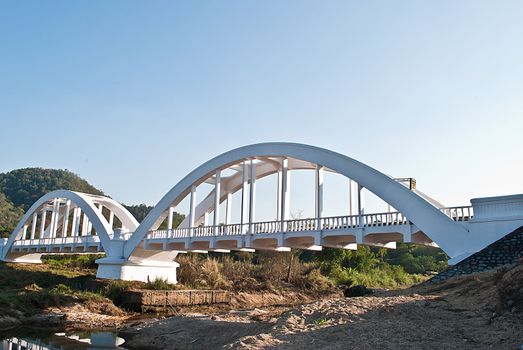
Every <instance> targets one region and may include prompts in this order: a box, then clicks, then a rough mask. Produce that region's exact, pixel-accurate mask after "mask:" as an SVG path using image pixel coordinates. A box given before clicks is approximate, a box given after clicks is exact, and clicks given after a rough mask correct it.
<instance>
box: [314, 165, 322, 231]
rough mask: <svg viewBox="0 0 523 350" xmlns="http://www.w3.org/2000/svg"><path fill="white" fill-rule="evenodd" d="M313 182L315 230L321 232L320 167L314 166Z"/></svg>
mask: <svg viewBox="0 0 523 350" xmlns="http://www.w3.org/2000/svg"><path fill="white" fill-rule="evenodd" d="M314 180H315V181H314V182H315V184H314V214H315V217H316V229H317V230H321V218H322V217H323V167H322V166H320V165H316V172H315V176H314Z"/></svg>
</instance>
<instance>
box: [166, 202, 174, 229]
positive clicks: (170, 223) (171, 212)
mask: <svg viewBox="0 0 523 350" xmlns="http://www.w3.org/2000/svg"><path fill="white" fill-rule="evenodd" d="M173 215H174V208H173V207H169V214H168V216H167V229H168V230H172V229H173Z"/></svg>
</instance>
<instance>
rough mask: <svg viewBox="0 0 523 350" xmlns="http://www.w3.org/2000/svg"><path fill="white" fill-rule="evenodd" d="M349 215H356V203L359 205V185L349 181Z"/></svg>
mask: <svg viewBox="0 0 523 350" xmlns="http://www.w3.org/2000/svg"><path fill="white" fill-rule="evenodd" d="M348 189H349V215H358V212H359V211H358V203H359V200H358V198H359V185H358V183H357V182H355V181H353V180H351V179H349V183H348Z"/></svg>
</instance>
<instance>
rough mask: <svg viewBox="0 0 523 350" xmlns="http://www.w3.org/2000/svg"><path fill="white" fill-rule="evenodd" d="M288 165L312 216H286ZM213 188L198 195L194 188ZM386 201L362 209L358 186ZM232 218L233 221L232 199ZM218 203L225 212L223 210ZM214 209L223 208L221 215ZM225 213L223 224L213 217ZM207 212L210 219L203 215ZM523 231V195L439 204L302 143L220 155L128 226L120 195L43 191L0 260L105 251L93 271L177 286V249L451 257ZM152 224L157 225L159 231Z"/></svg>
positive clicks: (409, 182)
mask: <svg viewBox="0 0 523 350" xmlns="http://www.w3.org/2000/svg"><path fill="white" fill-rule="evenodd" d="M294 170H308V171H312V172H314V185H313V188H314V215H313V216H312V217H309V218H298V219H291V217H290V210H289V209H290V201H291V198H290V179H291V174H292V173H293V171H294ZM326 172H327V173H337V174H341V175H343V176H344V177H346V178H347V184H348V185H347V189H348V190H347V189H340V190H343V191H347V193H348V196H347V202H348V203H347V204H348V205H347V208H348V210H347V215H343V216H336V217H325V216H324V214H323V203H324V198H323V197H324V194H323V192H324V174H325V173H326ZM269 176H274V177H275V179H276V181H275V182H276V188H275V189H274V191H275V193H276V213H275V220H272V221H263V222H260V221H257V220H256V203H257V201H256V194H257V193H256V183H257V181H259V180H261V179H263V178H265V177H269ZM203 184H211V185H212V186H213V188H212V190H211V191H210V192H209V193H207V194H206V195H205V196H203V199H202V200H201V201H199V202H198V201H197V199H196V193H197V190H198V188H199V186H202V185H203ZM364 189H366V190H367V191H370V192H372V193H373V194H374V195H376V196H377V197H379V198H380V199H381V200H383V201H384V202H385V203H387V205H388V210H387V211H386V212H381V213H367V212H365V205H364V204H365V201H364V198H363V197H364V196H363V193H364V192H363V190H364ZM233 196H235V197H234V198H236V200H237V201H239V213H236V214H238V215H236V216H238V217H239V219H238V220H237V222H233V220H232V218H233V205H232V203H233V201H234V198H233ZM185 198H187V200H188V202H189V214H188V215H187V216H186V217H185V219H184V220H183V221H182V222H181V224H180V225H178V227H176V228H175V227H173V215H174V211H175V209H176V208H177V206H179V205H180V203H181V202H182V201H183V200H184V199H185ZM222 207H223V208H222ZM221 210H224V211H225V213H224V214H225V215H220V211H221ZM222 217H224V219H223V220H221V218H222ZM211 218H212V222H211ZM520 226H523V195H512V196H503V197H491V198H478V199H472V200H471V205H468V206H459V207H445V206H444V205H442V204H441V203H439V202H437V201H436V200H434V199H432V198H430V197H429V196H427V195H425V194H423V193H422V192H420V191H419V190H417V189H416V182H415V180H414V179H411V178H401V179H397V178H393V177H390V176H387V175H385V174H383V173H381V172H379V171H377V170H375V169H373V168H371V167H369V166H367V165H365V164H363V163H360V162H358V161H356V160H354V159H352V158H349V157H346V156H344V155H342V154H339V153H335V152H332V151H329V150H326V149H322V148H318V147H313V146H309V145H302V144H293V143H265V144H256V145H251V146H245V147H241V148H238V149H235V150H232V151H229V152H227V153H224V154H222V155H220V156H218V157H216V158H213V159H211V160H210V161H208V162H206V163H204V164H203V165H201V166H200V167H198V168H196V169H195V170H194V171H192V172H191V173H190V174H188V175H187V176H186V177H185V178H183V179H182V180H181V181H180V182H178V183H177V184H176V185H175V186H174V187H173V188H172V189H171V190H170V191H169V192H168V193H167V194H166V195H165V196H164V197H163V198H162V199H161V200H160V201H159V202H158V204H157V205H156V206H155V207H154V208H153V209H152V210H151V212H150V213H149V214H148V215H147V217H146V218H145V219H144V220H143V221H142V223H138V222H137V221H136V219H135V218H134V217H133V216H132V215H131V214H130V213H129V212H128V211H127V210H126V209H125V208H124V207H123V206H122V205H120V204H119V203H118V202H116V201H114V200H112V199H110V198H107V197H101V196H94V195H89V194H84V193H77V192H72V191H65V190H59V191H53V192H50V193H48V194H46V195H44V196H43V197H42V198H40V199H39V200H38V201H37V202H36V203H34V204H33V206H32V207H31V208H30V209H29V210H28V211H27V213H26V214H25V215H24V216H23V218H22V219H21V221H20V223H19V224H18V226H17V227H16V228H15V230H14V231H13V233H12V234H11V236H10V238H9V239H7V240H6V239H4V240H3V241H2V242H0V258H1V259H2V260H4V261H11V262H32V263H38V262H40V257H41V256H42V255H43V254H52V253H56V254H67V253H102V252H103V253H105V257H104V258H102V259H99V260H97V263H98V265H99V267H98V273H97V276H98V277H100V278H115V279H118V278H119V279H125V280H142V281H145V280H147V279H148V278H149V279H154V278H155V277H163V278H168V279H169V280H170V281H171V282H175V281H176V267H177V266H178V264H177V263H176V262H174V258H175V257H176V255H177V254H178V253H180V252H187V251H195V252H202V253H205V252H208V251H216V252H229V251H231V250H240V251H253V250H255V249H268V250H277V251H288V250H290V248H300V249H310V250H320V249H322V247H335V248H345V249H356V248H357V245H358V244H367V245H374V246H382V247H387V248H395V245H396V242H412V243H418V244H427V245H433V246H439V247H441V248H442V249H443V250H444V251H445V252H446V253H447V254H448V255H449V256H450V257H451V258H452V260H451V262H457V261H460V260H462V259H463V258H465V257H467V256H469V255H470V254H472V253H474V252H476V251H478V250H480V249H482V248H484V247H485V246H486V245H488V244H490V243H492V242H493V241H495V240H497V239H499V238H501V237H503V236H504V235H506V234H507V233H509V232H511V231H513V230H514V229H516V228H518V227H520ZM160 227H162V228H163V229H160Z"/></svg>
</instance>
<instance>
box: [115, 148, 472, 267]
mask: <svg viewBox="0 0 523 350" xmlns="http://www.w3.org/2000/svg"><path fill="white" fill-rule="evenodd" d="M256 157H290V158H295V159H299V160H304V161H307V162H310V163H313V164H318V165H321V166H324V167H327V168H330V169H332V170H334V171H335V172H337V173H339V174H342V175H344V176H346V177H347V178H350V179H352V180H354V181H356V182H357V183H359V184H360V185H362V186H364V187H365V188H366V189H368V190H369V191H371V192H373V193H374V194H375V195H377V196H378V197H380V198H381V199H382V200H384V201H385V202H387V203H389V204H390V205H391V206H393V207H394V208H396V209H397V210H398V211H400V212H402V213H403V214H404V215H405V216H406V217H408V218H409V220H410V221H412V222H413V223H414V224H415V225H416V226H417V227H418V228H419V229H421V230H422V231H423V232H424V233H426V234H427V235H428V236H430V238H431V239H432V240H433V241H434V242H436V243H437V244H438V245H439V246H440V247H441V248H442V249H443V250H444V251H445V252H446V253H447V254H449V255H450V256H454V255H455V254H458V253H460V252H462V251H463V248H464V247H463V246H462V245H464V244H465V243H466V242H467V236H468V235H470V234H469V232H468V230H467V229H466V228H465V227H464V226H463V225H459V224H457V223H455V222H454V221H452V220H451V219H450V218H449V217H448V216H446V215H445V214H443V213H442V212H441V211H440V210H439V209H438V208H436V207H435V206H434V205H432V204H431V203H429V202H428V201H427V200H425V199H424V198H422V197H421V196H419V195H418V194H416V193H415V192H413V191H411V190H409V189H408V188H406V187H405V186H403V185H401V184H400V183H398V182H397V181H395V180H394V179H392V178H391V177H389V176H387V175H385V174H383V173H381V172H379V171H377V170H376V169H374V168H372V167H370V166H368V165H366V164H363V163H361V162H359V161H357V160H354V159H352V158H349V157H347V156H345V155H343V154H340V153H336V152H333V151H330V150H327V149H323V148H319V147H315V146H310V145H304V144H297V143H281V142H276V143H261V144H254V145H249V146H244V147H240V148H237V149H234V150H231V151H229V152H226V153H223V154H221V155H219V156H217V157H215V158H213V159H211V160H209V161H208V162H206V163H204V164H202V165H201V166H199V167H198V168H196V169H195V170H193V171H192V172H191V173H189V174H188V175H187V176H185V177H184V178H183V179H182V180H181V181H180V182H178V183H177V184H176V185H175V186H174V187H173V188H172V189H171V190H170V191H169V192H168V193H167V194H166V195H165V196H164V197H163V198H162V199H161V200H160V201H159V202H158V204H157V205H156V206H155V207H154V208H153V210H151V212H150V213H149V215H147V217H146V218H145V219H144V220H143V221H142V223H141V224H140V226H139V227H138V228H137V230H136V231H135V232H134V234H133V235H132V236H131V237H130V239H129V240H128V241H127V242H126V243H125V247H124V257H125V258H129V257H130V256H131V255H132V253H133V251H134V250H135V249H136V247H138V245H139V244H140V242H141V241H142V240H143V239H144V237H145V235H146V234H147V232H148V231H149V230H151V229H152V228H156V227H157V225H159V224H160V223H161V221H162V220H163V219H164V218H165V215H166V214H165V213H166V211H167V210H168V208H169V207H170V206H173V205H174V206H176V205H177V204H178V203H179V202H180V201H181V200H182V199H183V198H184V197H185V196H186V195H187V194H188V193H189V192H190V189H191V187H192V186H194V185H199V184H200V183H202V182H203V181H205V180H206V179H207V178H208V177H209V176H211V175H212V174H213V173H215V172H216V171H217V170H221V169H225V168H227V167H229V166H232V165H234V164H237V163H239V162H241V161H242V160H246V159H252V158H256ZM155 226H156V227H155ZM456 236H459V237H460V238H462V239H460V240H456ZM457 242H460V243H457Z"/></svg>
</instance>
